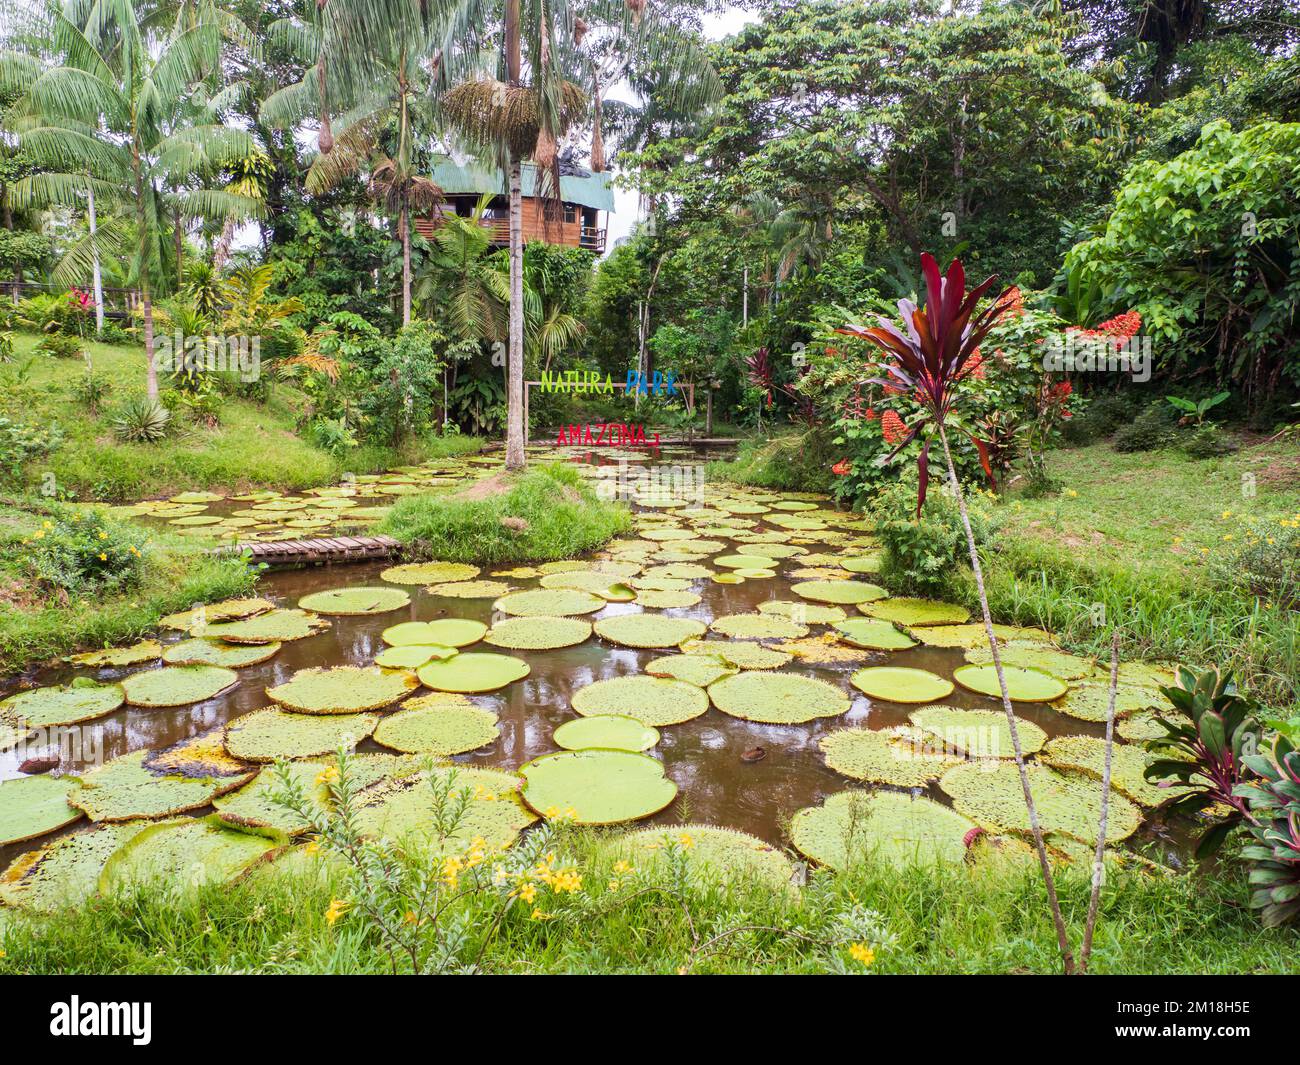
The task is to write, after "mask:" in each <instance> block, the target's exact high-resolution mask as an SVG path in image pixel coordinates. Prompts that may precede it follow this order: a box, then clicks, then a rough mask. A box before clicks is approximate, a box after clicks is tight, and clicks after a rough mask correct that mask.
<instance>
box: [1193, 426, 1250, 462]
mask: <svg viewBox="0 0 1300 1065" xmlns="http://www.w3.org/2000/svg"><path fill="white" fill-rule="evenodd" d="M1182 448H1183V452H1184V454H1186V455H1187V456H1189V457H1190V458H1194V459H1212V458H1217V457H1218V456H1219V455H1228V454H1231V453H1232V452H1234V451H1236V450H1237V448H1238V444H1237V442H1236V441H1235V440H1233V439H1232V437H1230V436H1229V435H1228V434H1227V433H1225V432H1224V431H1223V430H1222V429H1221V428H1219V426H1217V425H1214V424H1212V423H1210V422H1206V423H1205V424H1204V425H1198V426H1197V427H1196V428H1195V429H1193V430H1192V431H1191V432H1190V433H1188V434H1187V436H1186V437H1185V438H1184V440H1183V442H1182Z"/></svg>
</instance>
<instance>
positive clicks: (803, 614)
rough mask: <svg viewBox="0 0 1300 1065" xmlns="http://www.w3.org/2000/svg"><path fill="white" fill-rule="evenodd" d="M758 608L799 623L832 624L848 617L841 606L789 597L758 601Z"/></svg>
mask: <svg viewBox="0 0 1300 1065" xmlns="http://www.w3.org/2000/svg"><path fill="white" fill-rule="evenodd" d="M758 609H759V612H760V613H762V614H775V615H776V616H777V617H779V618H789V619H790V620H791V621H795V622H798V623H799V624H800V625H832V624H834V623H835V622H837V621H843V620H844V619H845V618H847V617H848V615H847V614H846V613H844V610H843V608H841V607H838V606H818V605H817V604H816V603H805V602H797V603H796V602H794V601H793V600H789V599H769V600H768V601H767V602H766V603H759V604H758Z"/></svg>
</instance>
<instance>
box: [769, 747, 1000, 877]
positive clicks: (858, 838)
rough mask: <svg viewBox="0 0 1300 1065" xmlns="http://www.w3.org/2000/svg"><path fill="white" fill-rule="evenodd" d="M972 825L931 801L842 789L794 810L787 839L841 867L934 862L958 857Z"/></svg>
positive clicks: (822, 862)
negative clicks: (819, 800)
mask: <svg viewBox="0 0 1300 1065" xmlns="http://www.w3.org/2000/svg"><path fill="white" fill-rule="evenodd" d="M960 768H962V767H961V766H958V767H956V768H955V769H951V770H949V773H953V772H956V771H957V769H960ZM973 827H975V826H974V824H973V822H971V821H970V820H968V819H967V818H965V817H963V816H962V815H961V814H960V813H957V812H956V811H954V810H950V809H948V807H946V806H941V805H940V804H939V803H937V802H934V801H933V800H932V799H926V798H916V799H913V798H910V797H908V796H907V795H900V794H897V793H896V792H875V793H872V792H866V791H842V792H840V793H839V794H837V795H832V796H830V798H828V799H827V800H826V801H825V802H824V803H823V804H822V805H821V806H810V807H807V808H806V809H803V810H800V811H799V812H798V813H796V814H795V815H794V817H792V818H791V819H790V841H791V842H792V843H793V844H794V846H795V849H796V850H798V851H799V853H800V854H802V855H804V857H806V858H810V859H811V860H812V861H814V862H817V863H818V864H819V865H824V866H827V867H829V868H831V869H836V870H840V871H844V870H846V869H849V868H851V867H853V866H855V865H861V864H865V863H867V862H871V861H880V862H886V863H888V864H890V865H898V866H906V865H933V864H934V863H936V862H960V861H962V860H963V859H964V858H965V856H966V844H965V836H966V833H967V832H969V831H970V830H971V829H972V828H973Z"/></svg>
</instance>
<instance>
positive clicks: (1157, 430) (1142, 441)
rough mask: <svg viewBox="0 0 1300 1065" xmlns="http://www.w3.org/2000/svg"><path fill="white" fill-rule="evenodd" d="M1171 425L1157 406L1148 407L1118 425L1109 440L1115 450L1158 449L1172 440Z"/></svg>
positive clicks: (1126, 451)
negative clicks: (1125, 422) (1111, 438)
mask: <svg viewBox="0 0 1300 1065" xmlns="http://www.w3.org/2000/svg"><path fill="white" fill-rule="evenodd" d="M1173 436H1174V432H1173V426H1171V425H1170V424H1169V419H1168V417H1167V416H1166V415H1165V414H1164V412H1163V411H1161V410H1159V409H1157V408H1148V409H1147V410H1145V411H1143V412H1142V413H1141V414H1139V415H1138V416H1137V417H1136V418H1134V419H1133V420H1132V421H1131V422H1128V423H1127V424H1125V425H1122V426H1120V427H1119V429H1118V430H1116V432H1115V436H1114V439H1113V440H1112V441H1111V443H1112V445H1113V446H1114V448H1115V450H1116V451H1122V452H1124V453H1126V454H1127V453H1131V452H1134V451H1158V450H1160V449H1161V448H1163V447H1167V446H1168V445H1169V444H1170V443H1172V441H1173Z"/></svg>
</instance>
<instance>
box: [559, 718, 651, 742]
mask: <svg viewBox="0 0 1300 1065" xmlns="http://www.w3.org/2000/svg"><path fill="white" fill-rule="evenodd" d="M552 739H554V740H555V742H556V745H557V746H560V747H563V748H564V749H565V750H567V751H585V750H589V749H591V748H593V747H599V748H604V749H606V750H612V751H645V750H649V749H650V748H651V747H653V746H654V745H655V744H656V743H658V742H659V730H658V729H656V728H651V727H650V726H649V725H645V724H642V723H641V722H640V721H638V720H637V719H636V718H634V717H625V716H624V715H622V714H597V715H596V716H595V717H578V718H574V719H573V720H572V721H566V722H565V723H564V724H563V725H561V726H560V727H559V728H557V729H556V730H555V733H554V735H553V736H552Z"/></svg>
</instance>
